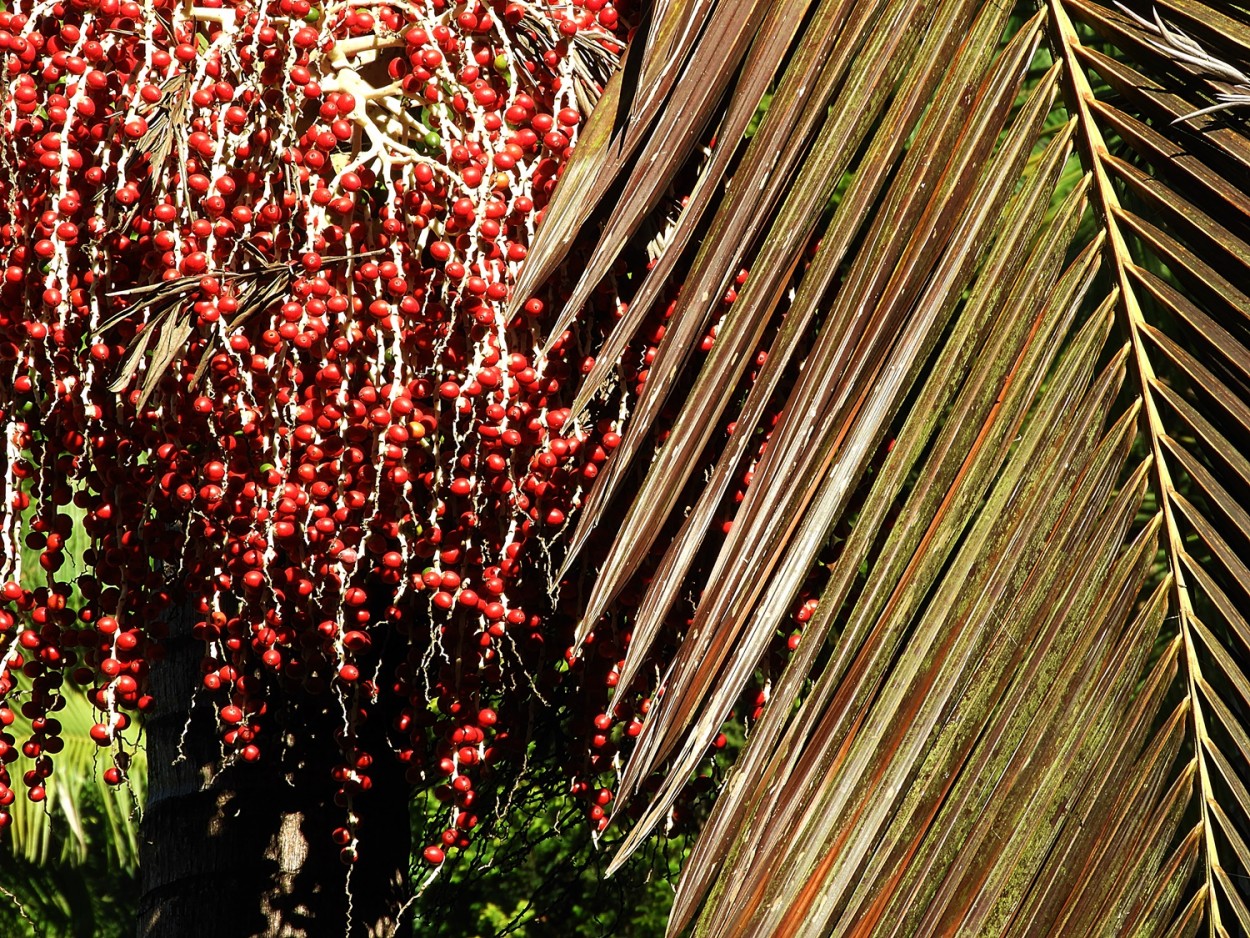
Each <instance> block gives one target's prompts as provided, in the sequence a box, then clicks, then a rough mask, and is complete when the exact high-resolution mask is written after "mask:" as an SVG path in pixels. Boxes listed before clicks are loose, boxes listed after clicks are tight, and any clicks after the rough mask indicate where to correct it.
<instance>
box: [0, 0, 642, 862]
mask: <svg viewBox="0 0 1250 938" xmlns="http://www.w3.org/2000/svg"><path fill="white" fill-rule="evenodd" d="M625 29H626V26H625V24H624V23H623V22H622V21H621V20H620V19H619V17H618V14H617V11H616V9H615V8H614V7H613V6H612V5H611V4H610V3H607V2H604V0H587V2H585V3H569V4H566V3H560V4H556V5H548V4H546V3H524V2H522V3H518V2H508V3H496V4H490V5H484V4H482V3H477V2H469V3H463V4H456V5H452V4H448V3H446V2H445V0H430V2H428V3H421V4H411V3H408V2H406V0H396V2H391V3H381V2H379V3H373V4H361V3H358V2H339V3H326V4H320V3H310V2H309V0H276V2H273V3H268V4H255V5H253V4H249V3H231V2H227V3H224V4H223V3H222V0H205V2H204V3H203V5H197V6H187V5H185V4H182V3H176V2H172V0H155V2H153V3H148V4H139V3H135V2H130V0H120V2H119V0H63V2H61V0H58V2H42V0H37V2H31V3H28V4H27V3H18V4H16V5H14V6H12V7H10V9H9V10H8V11H7V12H3V13H0V56H3V62H4V75H3V77H2V78H0V126H2V128H3V132H2V139H0V170H2V172H0V269H2V271H3V274H2V277H3V280H2V287H0V427H2V429H3V432H4V443H5V447H6V457H7V458H6V460H5V469H4V477H3V491H2V492H0V496H2V497H3V504H2V505H0V538H2V539H3V543H2V544H0V557H2V560H0V584H2V586H0V589H2V594H0V660H2V661H3V668H2V672H0V701H2V700H3V699H6V698H8V697H10V696H13V697H14V699H15V700H16V699H17V697H16V696H14V695H17V694H19V693H20V699H21V704H20V707H16V708H15V709H17V710H18V711H19V712H20V713H21V714H22V716H23V717H24V718H25V719H26V720H27V721H29V723H30V726H31V732H30V734H29V738H28V739H26V740H25V741H24V742H23V743H22V744H21V745H20V746H18V744H17V740H16V738H15V737H13V736H12V735H11V734H8V733H5V734H4V735H3V736H0V806H2V805H3V804H5V803H9V802H11V799H12V798H13V792H12V791H11V787H10V786H11V785H12V779H10V777H9V775H8V772H7V770H6V769H4V768H2V767H3V766H7V765H9V764H11V763H12V761H13V759H15V758H16V757H17V756H18V753H19V752H20V753H23V754H25V755H26V756H28V757H30V758H31V759H32V760H33V764H34V768H33V769H31V771H30V772H28V773H27V777H26V784H27V789H28V792H29V794H30V796H31V797H32V798H39V797H41V796H42V793H43V782H44V780H45V779H46V778H47V776H48V775H49V774H51V771H52V761H51V759H50V758H49V757H50V756H52V755H55V753H56V752H57V750H58V749H59V748H60V746H61V741H60V739H59V735H58V734H59V729H60V728H59V725H58V723H57V721H56V719H55V716H53V714H54V713H55V711H56V710H57V709H58V708H59V707H60V706H63V704H62V703H61V697H62V695H63V694H64V693H65V690H64V684H65V681H66V679H67V678H68V679H72V680H73V681H76V682H79V683H82V684H85V685H87V686H88V687H89V697H90V699H91V702H92V703H93V704H94V705H95V706H96V707H97V708H98V709H99V711H100V713H101V718H100V722H99V723H98V725H97V726H96V727H95V728H94V729H93V731H92V736H93V738H94V739H95V740H96V741H97V742H98V743H100V744H101V746H105V747H109V748H110V749H111V751H112V753H113V757H114V758H113V763H112V765H110V766H109V767H108V769H107V772H108V775H109V778H110V780H113V781H117V782H120V781H121V780H122V779H123V778H124V774H125V770H126V768H127V765H128V759H127V753H126V751H125V742H124V740H123V738H122V736H121V733H122V731H124V730H125V729H126V728H127V726H128V725H129V723H130V721H131V719H132V714H133V713H134V712H135V711H146V710H149V709H151V708H152V707H153V706H154V705H157V702H155V701H153V700H152V699H151V697H149V696H148V695H147V694H146V692H145V678H146V676H147V672H148V669H149V667H150V665H151V663H152V662H153V661H154V660H155V659H156V658H157V657H159V655H160V654H161V643H162V641H163V639H164V638H165V637H166V631H167V626H166V625H165V624H164V621H165V620H164V616H165V614H166V613H167V612H168V611H169V609H170V608H171V606H172V605H181V606H183V607H187V606H189V607H190V608H192V609H193V610H196V611H197V612H198V615H197V616H195V617H194V618H195V619H196V623H195V625H194V628H193V634H194V636H195V637H196V638H197V639H199V640H200V641H202V643H203V646H204V656H203V662H202V675H203V677H202V682H203V688H204V693H205V694H207V695H209V696H210V697H211V699H212V700H214V701H215V703H216V707H217V713H218V717H219V725H220V729H221V735H222V739H223V742H224V743H225V744H226V746H227V747H228V749H229V750H230V751H231V752H233V753H234V754H235V756H236V757H237V758H240V759H243V760H255V759H259V758H261V757H262V755H263V752H264V750H265V740H264V728H265V720H264V714H265V712H266V695H268V694H271V693H273V692H274V689H275V688H278V687H282V686H294V685H300V686H302V687H303V688H304V689H306V690H307V691H310V692H314V693H316V692H330V693H333V694H337V695H338V696H339V697H340V698H341V700H342V702H343V707H344V711H345V713H346V714H347V716H346V726H345V728H344V733H343V734H342V748H343V759H342V760H341V764H340V765H339V767H338V768H336V770H335V773H334V774H335V780H336V782H337V783H338V787H339V796H340V800H342V801H343V802H344V803H345V804H346V805H347V807H348V818H349V823H348V825H347V826H346V827H345V828H344V830H343V831H340V832H338V833H337V834H336V838H337V839H338V840H339V841H341V846H343V848H344V851H345V856H347V855H349V854H351V853H352V852H353V851H354V847H355V844H354V834H353V832H352V827H353V823H351V819H352V817H353V815H352V813H351V799H352V797H353V796H354V795H355V794H356V793H358V792H360V791H362V790H367V789H368V788H369V786H370V779H369V771H368V768H369V765H370V764H371V761H372V759H373V757H374V756H375V755H376V754H372V753H367V752H363V751H361V750H360V749H359V748H358V747H357V745H356V742H355V732H354V727H355V725H356V723H357V721H358V720H360V719H363V715H364V714H365V713H366V712H367V710H368V708H369V706H370V705H371V702H372V701H373V700H375V699H376V698H377V697H378V696H379V695H381V694H397V695H400V697H402V698H405V699H407V701H408V705H407V706H406V707H405V708H404V711H403V713H402V714H401V716H400V718H399V719H397V720H396V725H395V727H394V741H395V749H396V752H397V754H398V757H399V758H400V759H401V760H402V761H404V762H407V763H408V764H409V765H410V775H411V777H412V779H413V781H414V782H428V781H430V780H431V779H442V780H443V783H445V789H443V788H440V791H443V792H444V793H445V794H446V795H447V798H446V800H447V801H448V802H449V803H451V802H454V808H455V810H454V811H453V812H452V821H453V823H452V824H451V825H450V827H449V830H452V831H453V832H456V831H459V832H460V834H457V835H456V836H455V837H453V838H451V840H449V841H448V842H453V841H458V840H460V839H461V834H463V833H465V832H467V831H468V830H469V829H470V828H472V826H473V824H474V819H473V817H472V815H471V813H470V808H471V805H472V796H473V792H472V787H473V781H472V779H473V777H474V774H475V772H476V771H477V769H478V767H480V766H481V765H483V764H484V763H489V762H490V761H491V760H492V759H493V758H494V757H495V748H496V742H497V740H498V739H499V738H501V737H503V738H506V735H507V734H506V731H504V730H503V729H501V728H499V727H497V721H498V718H497V717H496V716H495V713H496V711H495V709H493V705H495V704H496V703H498V706H499V707H500V708H501V709H504V705H505V704H506V700H505V699H504V698H506V696H507V690H506V686H505V682H504V680H503V675H504V673H505V672H506V671H507V668H508V664H507V663H506V661H505V659H506V657H507V655H508V654H510V653H513V652H512V651H511V650H512V649H516V651H515V653H514V654H515V658H514V666H515V667H523V666H525V665H524V664H523V658H524V656H526V655H527V654H531V653H532V649H531V648H529V647H528V646H530V645H535V644H537V645H541V644H542V641H543V638H544V635H545V631H546V629H547V626H546V624H545V622H544V618H543V615H544V613H545V612H546V608H547V606H546V602H545V597H546V590H547V583H546V577H545V572H546V567H545V566H544V564H543V561H542V559H541V558H542V557H543V555H544V554H545V548H544V546H543V541H544V539H550V538H551V536H552V535H553V534H554V533H555V532H556V531H558V530H560V529H561V527H562V526H563V525H564V524H565V523H566V519H567V517H568V514H569V513H570V512H571V511H572V509H573V508H574V507H575V506H576V504H577V502H578V500H579V499H580V497H581V495H582V492H583V490H584V487H585V485H586V484H587V483H588V482H589V480H591V479H593V478H594V476H595V474H596V472H597V470H598V467H599V466H600V465H601V464H602V463H603V462H604V461H605V460H606V458H607V455H608V453H609V452H610V450H611V449H612V447H613V446H614V445H615V443H616V442H617V441H618V440H619V437H617V436H616V433H617V431H618V430H619V423H618V422H615V421H610V420H608V421H600V422H597V423H594V424H592V425H589V426H579V427H572V426H566V419H567V414H568V411H567V409H566V408H565V407H564V406H563V401H564V400H565V398H567V397H569V396H570V392H571V391H572V390H574V387H573V385H574V384H575V381H576V378H577V377H578V376H579V375H580V373H581V372H582V370H583V369H585V368H587V367H588V363H587V361H586V357H585V355H584V354H582V353H581V352H580V351H579V349H578V347H577V346H578V341H577V340H576V339H575V338H574V337H573V336H572V335H569V336H566V337H564V339H563V341H561V342H558V343H557V344H556V347H555V349H554V351H553V352H552V353H551V355H550V356H548V357H547V358H546V359H545V360H539V359H537V358H536V357H535V354H534V349H535V347H536V345H537V339H538V337H539V334H540V333H541V331H542V326H543V323H544V313H545V306H544V303H543V301H542V300H541V299H538V298H535V299H532V300H531V301H530V302H529V303H527V304H526V305H525V307H524V310H523V312H522V314H521V315H519V316H517V317H515V318H513V319H512V320H508V319H507V318H506V317H505V315H504V309H505V306H506V300H507V299H508V297H509V290H510V285H511V283H512V282H513V280H514V278H515V276H516V272H517V270H518V268H519V265H520V263H521V262H522V261H523V260H524V258H525V255H526V248H527V245H528V243H529V240H530V238H531V237H532V235H533V232H534V228H535V226H536V225H537V224H538V223H539V222H540V221H541V216H542V210H543V206H544V205H545V204H546V202H547V200H548V199H549V197H550V194H551V191H552V189H553V187H554V185H555V180H556V177H557V175H558V173H559V169H560V166H561V164H562V163H563V161H564V160H565V159H566V157H567V155H568V154H569V153H570V152H571V148H572V145H573V144H574V142H575V140H576V136H577V130H578V127H579V125H580V123H581V121H582V119H583V115H584V110H585V105H586V104H587V103H588V102H590V101H593V99H594V96H595V95H596V94H597V92H598V90H599V88H598V87H597V86H598V85H599V84H601V82H602V81H603V80H606V78H607V75H608V74H609V71H610V68H611V66H612V63H613V62H614V61H615V57H616V56H618V55H619V52H620V50H621V46H622V41H623V38H624V36H623V31H624V30H625ZM601 301H602V302H603V303H605V304H609V306H608V308H609V311H611V305H610V304H611V303H613V302H614V301H613V300H612V298H611V297H608V296H605V297H603V298H601ZM609 318H610V316H609ZM74 537H79V538H82V539H83V541H84V543H85V548H84V549H83V551H82V557H81V559H82V561H83V562H85V565H86V567H87V569H88V570H89V571H90V572H89V573H86V574H81V575H77V576H68V575H64V573H63V572H62V571H63V569H64V567H65V563H66V558H67V556H68V553H67V549H68V545H69V542H70V540H71V538H74ZM23 547H24V548H25V549H26V550H27V551H34V552H36V553H37V556H38V558H39V565H40V567H41V569H40V570H37V571H29V570H28V571H25V572H23V571H22V569H21V562H22V555H23ZM527 567H529V568H532V569H531V570H530V572H529V574H528V577H527V576H524V575H523V573H524V572H525V570H526V569H527ZM381 630H393V631H395V632H397V633H400V634H404V635H408V636H410V638H411V649H412V651H411V654H410V655H409V656H408V660H406V661H404V662H402V663H401V664H400V665H399V666H398V667H397V668H396V669H394V673H382V672H381V671H380V657H379V652H378V650H377V645H378V644H379V642H378V641H377V636H378V635H379V633H380V632H381ZM522 646H527V647H522ZM18 672H20V673H21V674H22V675H24V678H23V681H22V685H21V686H20V687H19V686H18V683H17V674H18ZM0 714H3V715H5V716H0V719H2V720H4V721H5V724H6V726H7V725H8V723H10V722H12V719H13V712H12V711H11V710H9V709H8V708H7V707H6V708H4V709H3V710H0ZM6 817H7V815H6V814H5V813H4V812H3V811H0V824H3V823H5V819H6ZM445 839H446V838H445Z"/></svg>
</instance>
